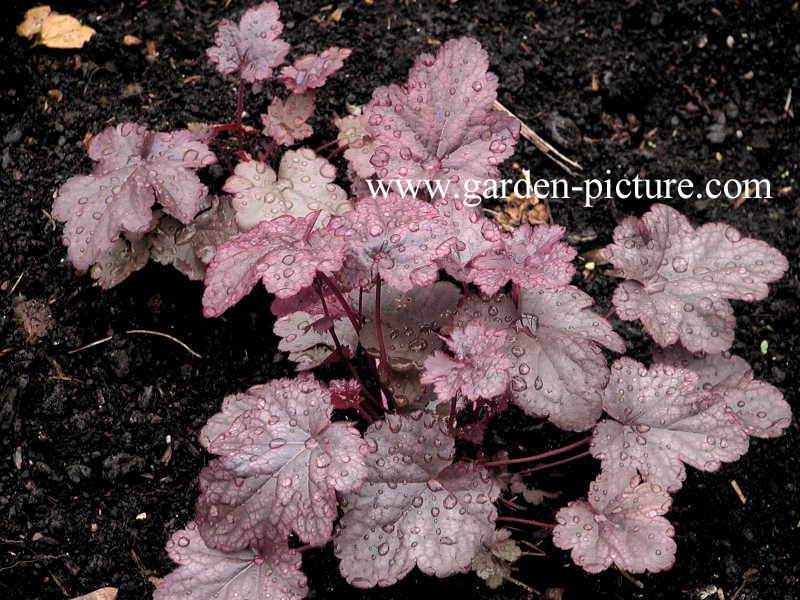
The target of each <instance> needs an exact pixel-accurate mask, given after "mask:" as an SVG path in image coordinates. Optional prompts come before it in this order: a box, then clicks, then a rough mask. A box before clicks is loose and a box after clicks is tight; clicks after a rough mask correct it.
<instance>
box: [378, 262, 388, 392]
mask: <svg viewBox="0 0 800 600" xmlns="http://www.w3.org/2000/svg"><path fill="white" fill-rule="evenodd" d="M375 332H376V333H377V335H378V350H379V351H380V354H381V371H383V376H384V378H385V379H386V381H387V382H388V381H389V356H388V355H387V354H386V343H385V342H384V339H383V324H382V323H381V276H380V275H378V276H377V277H376V278H375Z"/></svg>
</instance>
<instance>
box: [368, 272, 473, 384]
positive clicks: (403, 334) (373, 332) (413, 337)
mask: <svg viewBox="0 0 800 600" xmlns="http://www.w3.org/2000/svg"><path fill="white" fill-rule="evenodd" d="M460 298H461V292H460V291H459V289H458V288H457V287H456V286H455V285H453V284H452V283H450V282H447V281H437V282H436V283H434V284H432V285H430V286H428V287H424V288H412V289H410V290H408V291H405V292H401V291H398V290H396V289H394V288H392V287H384V288H383V289H382V290H381V326H382V328H383V336H384V341H385V345H386V354H387V358H388V360H389V366H390V367H391V368H392V369H395V370H398V371H409V370H414V369H421V368H422V366H423V365H424V364H425V359H426V358H427V357H428V356H430V354H431V353H432V352H433V351H434V350H436V349H437V348H441V347H442V341H441V339H440V338H439V335H438V332H439V330H441V329H442V328H443V327H444V326H446V325H447V324H448V322H449V321H450V320H451V319H452V317H453V315H454V314H455V311H456V308H457V306H458V301H459V299H460ZM361 304H362V313H363V316H364V324H363V326H362V327H361V332H360V336H359V339H360V342H361V345H362V346H363V348H364V350H366V351H367V352H368V353H369V354H371V355H372V356H373V357H375V358H380V350H379V344H378V334H377V329H376V323H375V293H374V291H369V292H364V293H363V294H362V303H361Z"/></svg>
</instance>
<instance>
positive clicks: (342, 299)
mask: <svg viewBox="0 0 800 600" xmlns="http://www.w3.org/2000/svg"><path fill="white" fill-rule="evenodd" d="M317 277H318V278H319V280H320V282H321V283H323V284H325V285H326V286H328V287H329V288H330V290H331V291H332V292H333V295H334V296H336V299H337V300H338V301H339V304H341V305H342V308H343V309H344V311H345V312H346V313H347V317H348V318H349V319H350V322H351V323H352V324H353V329H355V330H356V332H359V331H361V322H360V321H359V320H358V317H357V316H356V313H355V312H353V307H352V306H350V303H349V302H348V301H347V300H346V299H345V297H344V294H342V291H341V290H340V289H339V286H337V285H336V283H335V282H334V281H332V280H331V278H330V277H328V276H327V275H325V273H322V272H318V273H317Z"/></svg>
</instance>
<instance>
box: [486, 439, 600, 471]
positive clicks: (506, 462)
mask: <svg viewBox="0 0 800 600" xmlns="http://www.w3.org/2000/svg"><path fill="white" fill-rule="evenodd" d="M591 441H592V436H588V437H585V438H583V439H580V440H578V441H577V442H573V443H572V444H568V445H566V446H561V447H560V448H556V449H555V450H548V451H547V452H542V453H541V454H533V455H531V456H523V457H522V458H508V459H506V460H495V461H492V462H488V463H483V466H484V467H501V466H504V465H518V464H520V463H526V462H533V461H535V460H542V459H543V458H549V457H551V456H556V455H557V454H561V453H563V452H568V451H570V450H572V449H573V448H578V447H580V446H583V445H584V444H588V443H589V442H591Z"/></svg>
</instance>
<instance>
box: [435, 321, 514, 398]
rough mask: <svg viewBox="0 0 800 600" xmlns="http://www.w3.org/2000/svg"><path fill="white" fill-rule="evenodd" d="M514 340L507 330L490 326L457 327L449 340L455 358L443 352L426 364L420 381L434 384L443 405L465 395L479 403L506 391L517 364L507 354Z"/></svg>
mask: <svg viewBox="0 0 800 600" xmlns="http://www.w3.org/2000/svg"><path fill="white" fill-rule="evenodd" d="M510 337H511V335H510V332H509V331H508V330H507V329H497V328H495V327H488V326H487V325H486V324H485V323H482V322H480V321H476V322H472V323H467V324H466V325H465V326H464V327H460V328H456V329H454V330H453V332H452V333H451V334H450V338H449V339H448V340H447V347H448V349H449V350H450V352H451V353H452V354H453V358H451V357H450V356H449V355H447V354H445V353H444V352H441V351H436V352H434V353H433V354H431V355H430V356H429V357H428V358H427V360H426V361H425V370H424V371H423V372H422V377H421V378H420V381H421V382H422V383H431V384H433V389H434V390H435V391H436V395H437V397H438V398H439V400H440V401H441V402H447V401H449V400H450V399H451V398H454V397H455V396H456V393H458V392H461V394H462V395H463V396H464V397H465V398H466V399H467V400H472V401H476V400H478V399H480V398H493V397H494V396H499V395H500V394H502V393H503V392H505V391H506V388H507V387H508V383H509V381H510V379H511V374H510V371H511V368H512V367H513V366H514V362H513V361H512V359H511V356H510V355H509V354H507V353H505V352H503V347H504V346H505V345H506V344H507V343H508V341H509V338H510Z"/></svg>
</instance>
